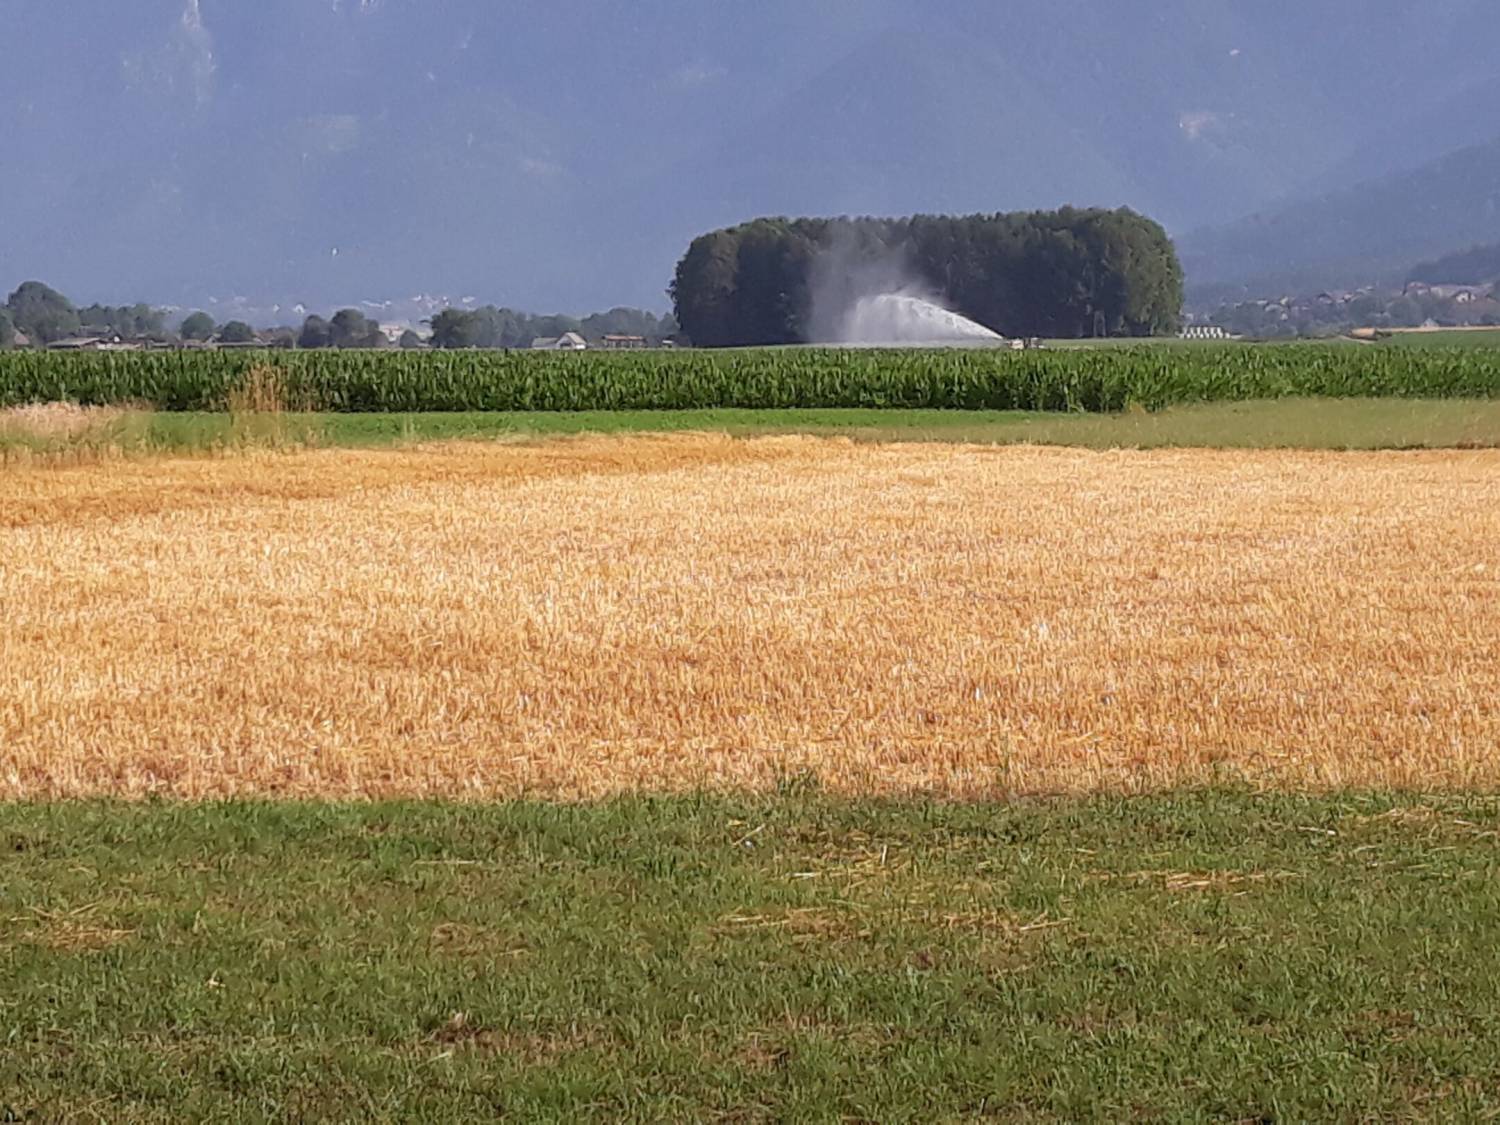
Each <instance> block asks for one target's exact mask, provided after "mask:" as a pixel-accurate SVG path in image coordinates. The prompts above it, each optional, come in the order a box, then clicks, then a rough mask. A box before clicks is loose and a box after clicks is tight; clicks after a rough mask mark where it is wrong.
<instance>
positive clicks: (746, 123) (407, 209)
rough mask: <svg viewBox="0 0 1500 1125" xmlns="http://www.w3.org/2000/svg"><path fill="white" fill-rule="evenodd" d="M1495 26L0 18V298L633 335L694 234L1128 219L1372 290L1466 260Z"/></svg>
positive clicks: (1106, 13) (1221, 257)
mask: <svg viewBox="0 0 1500 1125" xmlns="http://www.w3.org/2000/svg"><path fill="white" fill-rule="evenodd" d="M1492 22H1493V0H1432V2H1430V3H1427V4H1421V5H1418V4H1413V3H1411V2H1410V0H1321V2H1320V3H1318V4H1313V5H1309V4H1307V3H1305V0H1010V2H1008V3H1006V4H1004V5H995V4H993V3H990V2H988V0H924V2H923V3H922V4H912V3H910V0H859V2H858V3H854V2H852V0H757V3H755V4H740V5H731V4H704V3H697V2H694V0H632V2H631V3H629V4H600V3H598V2H597V0H515V2H513V3H509V4H505V5H497V4H495V3H493V0H318V2H311V0H259V2H257V3H256V4H253V5H251V4H245V3H242V2H238V0H133V2H132V3H131V4H128V5H124V4H92V5H59V4H55V3H52V2H51V0H0V26H3V27H4V28H5V29H6V30H5V48H4V56H5V57H4V64H3V65H0V152H3V153H4V158H5V162H6V174H5V175H4V176H3V177H0V215H3V216H4V217H5V221H4V222H3V223H0V287H3V286H5V285H13V284H15V283H16V282H18V281H20V280H23V279H25V278H28V277H33V276H35V277H41V278H43V279H45V280H48V281H50V282H52V283H53V284H55V285H57V286H58V287H59V288H61V289H63V290H65V291H67V292H69V293H71V294H74V295H76V296H78V297H79V298H80V299H84V300H93V299H98V300H105V301H111V302H114V303H118V302H122V301H133V300H135V299H137V298H144V299H149V300H153V301H157V302H162V303H170V304H176V305H181V306H189V305H202V304H207V303H209V302H210V300H211V299H213V298H217V299H218V301H219V302H220V303H223V302H225V301H227V300H228V297H227V296H226V295H228V294H246V295H248V296H249V297H250V298H251V299H252V303H253V307H257V308H260V307H265V308H271V307H273V306H281V307H285V308H291V307H294V306H296V305H299V304H300V305H303V306H304V307H309V308H328V307H331V306H333V305H335V304H358V303H359V302H361V301H369V302H374V303H376V304H380V303H382V302H385V301H387V300H389V299H390V298H392V297H400V296H402V295H406V294H411V293H420V292H427V293H440V294H442V293H447V294H455V295H458V294H462V295H465V296H473V297H474V298H475V299H476V300H477V301H478V302H479V303H481V304H483V303H489V302H495V303H500V304H508V305H512V306H516V307H526V308H534V309H543V310H554V309H556V310H579V311H582V310H587V309H590V308H603V307H609V306H611V305H616V304H628V305H638V306H642V307H648V308H658V309H659V308H663V307H664V306H665V304H666V299H665V296H664V293H663V290H664V288H665V285H666V283H667V280H668V279H669V277H670V276H671V271H672V267H673V265H674V264H675V261H676V259H677V257H678V256H679V255H680V254H681V252H682V251H683V249H684V248H685V247H686V245H687V243H688V242H689V240H690V239H691V238H692V237H693V236H694V235H695V234H697V233H699V232H701V231H703V230H707V229H711V228H713V227H717V226H721V225H724V224H726V223H732V222H736V221H740V220H744V219H748V218H751V217H754V216H758V215H765V214H776V213H787V214H796V215H808V214H840V213H861V212H868V213H877V214H887V215H899V214H910V213H915V212H938V211H949V212H959V213H969V212H976V211H1000V210H1012V209H1016V208H1023V207H1049V208H1050V207H1054V206H1057V205H1059V204H1062V203H1068V202H1071V203H1075V204H1079V205H1106V206H1116V205H1121V204H1125V205H1130V206H1133V207H1135V208H1136V209H1138V210H1140V211H1143V212H1145V213H1147V214H1150V215H1152V216H1154V217H1157V218H1160V219H1161V220H1162V221H1164V222H1165V223H1166V224H1167V225H1168V227H1169V229H1171V230H1172V231H1173V232H1174V233H1176V234H1178V235H1180V236H1182V245H1183V249H1184V251H1185V253H1186V255H1187V257H1188V259H1189V265H1190V270H1191V271H1192V280H1193V281H1194V282H1195V283H1199V282H1203V283H1222V282H1230V283H1243V282H1245V281H1249V280H1253V279H1255V278H1262V277H1268V276H1271V275H1273V274H1281V275H1285V276H1288V277H1291V276H1306V277H1316V276H1321V277H1334V276H1342V274H1343V272H1344V271H1345V270H1347V269H1355V270H1363V269H1381V270H1384V269H1392V270H1395V269H1401V268H1406V267H1409V266H1410V265H1412V264H1414V263H1415V262H1416V261H1417V260H1418V259H1421V258H1423V257H1432V256H1434V255H1437V254H1441V253H1446V252H1449V251H1453V250H1457V249H1460V248H1462V247H1464V246H1466V245H1468V244H1469V243H1471V242H1474V241H1495V240H1496V238H1497V237H1500V231H1497V230H1496V228H1495V226H1494V224H1493V223H1492V224H1491V226H1490V228H1489V229H1488V237H1487V238H1486V237H1481V236H1482V235H1483V234H1484V233H1485V229H1484V222H1485V220H1486V217H1487V215H1486V213H1485V212H1484V211H1483V210H1482V208H1483V207H1484V206H1485V205H1486V203H1485V201H1486V200H1487V199H1488V198H1489V196H1488V195H1486V188H1487V187H1490V186H1492V185H1493V184H1494V182H1495V181H1494V176H1493V171H1494V168H1493V164H1492V163H1490V160H1491V158H1492V156H1493V144H1492V143H1491V141H1492V137H1493V130H1489V132H1485V130H1488V129H1489V127H1488V126H1486V125H1485V124H1484V122H1485V121H1487V120H1493V113H1492V108H1493V107H1494V105H1495V104H1496V100H1495V99H1496V94H1497V92H1500V52H1496V51H1495V50H1494V48H1493V37H1492V35H1491V34H1490V33H1489V27H1490V24H1491V23H1492ZM1475 145H1483V146H1485V147H1483V148H1481V149H1479V150H1478V151H1477V154H1476V153H1475V152H1470V153H1467V154H1459V155H1455V150H1458V149H1460V148H1469V149H1472V148H1473V146H1475ZM1484 176H1489V177H1490V179H1489V180H1488V181H1483V182H1478V183H1473V182H1468V181H1466V179H1465V178H1466V177H1484ZM1390 177H1395V179H1390ZM1356 183H1357V184H1359V185H1360V186H1359V187H1357V188H1356V187H1353V186H1352V185H1354V184H1356ZM1295 200H1307V202H1290V201H1295ZM1341 208H1342V209H1343V210H1346V211H1349V212H1350V214H1349V216H1348V217H1343V216H1342V215H1341V213H1340V209H1341ZM1477 208H1479V209H1481V210H1476V209H1477ZM1249 214H1259V215H1261V216H1263V218H1260V219H1257V220H1249V221H1247V220H1244V219H1243V216H1245V215H1249ZM1490 217H1492V216H1490ZM1408 227H1410V228H1412V229H1411V230H1410V231H1408V230H1407V228H1408ZM1283 230H1285V231H1286V232H1287V237H1286V238H1285V239H1282V238H1281V232H1282V231H1283ZM1194 232H1196V233H1194ZM1308 232H1312V234H1313V235H1314V236H1315V237H1314V239H1313V241H1312V242H1311V243H1308V242H1307V241H1306V236H1307V234H1308ZM1348 280H1349V281H1351V282H1352V281H1354V280H1355V279H1354V278H1352V277H1351V278H1349V279H1348Z"/></svg>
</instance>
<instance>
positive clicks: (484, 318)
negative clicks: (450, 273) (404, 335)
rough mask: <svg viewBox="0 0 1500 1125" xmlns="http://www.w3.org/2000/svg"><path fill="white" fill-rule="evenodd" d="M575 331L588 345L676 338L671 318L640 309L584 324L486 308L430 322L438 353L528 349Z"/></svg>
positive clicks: (617, 311) (571, 319) (607, 314)
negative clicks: (613, 339)
mask: <svg viewBox="0 0 1500 1125" xmlns="http://www.w3.org/2000/svg"><path fill="white" fill-rule="evenodd" d="M567 332H576V333H578V334H579V335H580V336H582V337H583V338H584V339H586V340H602V339H603V338H604V337H605V336H642V337H645V338H646V339H647V340H649V341H652V342H659V341H661V340H665V339H669V338H671V337H672V336H675V335H676V334H677V322H676V321H675V320H673V318H672V317H671V316H664V317H658V316H656V314H654V313H649V312H644V311H642V310H641V309H627V308H615V309H610V310H609V312H604V313H595V314H593V315H592V316H586V317H584V318H582V319H581V320H580V319H578V318H576V317H571V316H533V315H532V314H530V313H523V312H517V311H516V310H515V309H497V308H495V307H494V306H493V305H486V306H485V307H484V308H479V309H445V310H443V311H442V312H440V313H438V315H437V316H435V317H433V318H432V346H433V347H435V348H529V347H530V346H531V342H532V341H533V340H536V339H538V338H540V337H549V336H550V337H556V336H561V335H563V334H564V333H567Z"/></svg>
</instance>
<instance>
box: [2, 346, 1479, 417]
mask: <svg viewBox="0 0 1500 1125" xmlns="http://www.w3.org/2000/svg"><path fill="white" fill-rule="evenodd" d="M266 381H269V382H270V383H271V384H273V385H274V386H275V387H276V388H277V393H278V395H279V396H281V397H282V398H283V399H284V402H285V405H286V407H287V408H290V409H302V410H318V411H337V412H377V413H383V412H394V411H489V410H506V411H528V410H547V411H580V410H669V409H708V408H718V407H745V408H759V409H794V408H839V407H848V408H881V407H901V408H937V409H954V410H973V409H986V410H1045V411H1116V410H1122V409H1125V408H1127V407H1129V406H1132V405H1137V406H1141V407H1144V408H1146V409H1151V410H1154V409H1160V408H1163V407H1167V406H1172V405H1176V404H1179V403H1191V402H1211V401H1240V400H1248V399H1266V398H1284V397H1288V396H1303V395H1310V396H1328V397H1336V398H1347V397H1362V396H1374V397H1404V398H1496V397H1500V350H1496V351H1488V350H1480V349H1457V348H1455V349H1433V350H1414V349H1413V350H1408V349H1395V348H1390V349H1386V348H1362V347H1355V346H1352V345H1317V344H1288V345H1267V346H1261V347H1247V346H1237V345H1226V346H1224V347H1211V346H1210V347H1193V348H1172V347H1153V346H1141V347H1126V348H1119V349H1100V350H1081V351H1026V352H1011V351H963V350H958V351H879V350H837V349H811V348H808V349H795V348H789V349H767V350H747V351H720V352H714V351H678V352H672V351H662V352H644V353H641V352H637V353H625V354H605V353H582V354H563V355H559V354H543V353H534V352H493V351H466V352H378V351H370V352H359V351H343V352H341V351H295V352H287V351H282V352H256V351H248V352H245V351H234V352H172V351H163V352H117V353H90V354H76V353H56V352H15V353H9V354H5V355H0V407H6V406H17V405H23V404H26V403H34V402H58V401H67V402H76V403H79V404H82V405H118V404H125V403H140V404H145V405H150V406H152V407H154V408H156V409H158V410H169V411H181V410H195V411H197V410H223V409H226V408H228V407H229V406H230V405H231V404H232V403H233V402H234V401H235V396H236V394H239V393H241V391H242V388H244V387H245V386H246V385H247V384H250V383H257V382H260V383H264V382H266Z"/></svg>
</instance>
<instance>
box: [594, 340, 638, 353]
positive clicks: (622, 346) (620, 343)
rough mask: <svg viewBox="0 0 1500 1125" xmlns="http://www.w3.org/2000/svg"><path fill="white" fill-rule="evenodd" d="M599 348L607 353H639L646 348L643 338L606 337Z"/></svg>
mask: <svg viewBox="0 0 1500 1125" xmlns="http://www.w3.org/2000/svg"><path fill="white" fill-rule="evenodd" d="M601 346H602V347H604V348H606V349H608V350H609V351H617V352H622V351H639V350H641V349H642V348H645V347H646V346H647V344H646V337H644V336H606V337H604V339H603V341H601Z"/></svg>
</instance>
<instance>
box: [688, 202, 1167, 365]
mask: <svg viewBox="0 0 1500 1125" xmlns="http://www.w3.org/2000/svg"><path fill="white" fill-rule="evenodd" d="M903 281H904V282H905V283H906V284H915V285H918V286H920V287H921V288H922V289H924V290H926V291H928V292H930V293H932V294H934V295H935V296H936V297H937V298H938V299H940V300H941V301H942V302H943V303H944V304H946V305H947V307H949V308H951V309H953V310H954V311H956V312H958V313H961V314H962V315H964V316H967V317H969V318H970V319H972V320H976V321H978V322H979V323H981V324H983V325H985V326H986V327H988V328H991V329H993V330H994V331H996V332H1000V333H1001V334H1003V335H1006V336H1043V337H1062V338H1070V337H1084V336H1104V335H1108V336H1150V335H1162V334H1170V333H1175V332H1176V331H1177V330H1178V327H1179V325H1180V323H1181V312H1182V303H1183V274H1182V266H1181V264H1180V262H1179V261H1178V258H1177V252H1176V248H1175V247H1174V246H1173V245H1172V241H1171V239H1170V238H1168V237H1167V233H1166V231H1165V230H1164V229H1162V227H1161V226H1160V225H1159V224H1158V223H1156V222H1154V221H1152V220H1150V219H1148V218H1146V217H1144V216H1142V215H1139V214H1137V213H1135V212H1134V211H1131V210H1129V209H1120V210H1115V211H1108V210H1098V209H1091V210H1080V209H1076V208H1071V207H1069V208H1063V209H1062V210H1059V211H1031V212H1017V213H1012V214H993V215H969V216H962V217H950V216H940V215H919V216H916V217H914V218H907V219H874V218H859V219H850V218H839V219H787V218H776V219H757V220H755V221H753V222H749V223H744V224H742V225H740V226H736V227H730V228H727V229H724V230H718V231H713V232H711V233H709V234H705V235H703V236H701V237H699V238H698V239H696V240H694V242H693V243H692V245H691V246H690V247H689V248H688V251H687V253H686V254H685V255H684V256H683V258H682V260H681V262H679V264H678V266H677V272H676V276H675V277H674V279H673V282H672V285H671V288H670V290H669V292H670V294H671V297H672V300H673V303H674V306H675V309H676V315H677V321H678V323H679V324H680V325H681V327H682V330H683V331H684V332H685V333H686V334H687V335H688V336H689V337H690V338H691V339H692V341H693V343H694V344H696V345H699V346H702V347H745V346H758V345H771V344H791V343H806V342H822V341H825V340H828V339H830V336H829V332H830V330H831V329H830V324H829V323H828V322H829V319H830V318H829V315H828V310H829V309H830V308H832V309H835V310H838V311H842V310H844V309H847V307H848V306H849V305H850V304H852V302H853V300H855V299H857V298H859V297H862V296H870V295H872V293H871V292H870V289H871V287H872V285H873V286H877V287H878V286H881V285H886V286H892V285H899V284H900V283H901V282H903Z"/></svg>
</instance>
